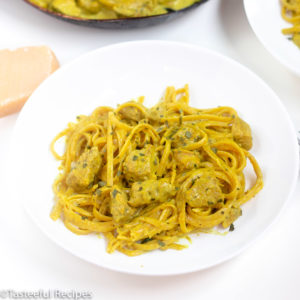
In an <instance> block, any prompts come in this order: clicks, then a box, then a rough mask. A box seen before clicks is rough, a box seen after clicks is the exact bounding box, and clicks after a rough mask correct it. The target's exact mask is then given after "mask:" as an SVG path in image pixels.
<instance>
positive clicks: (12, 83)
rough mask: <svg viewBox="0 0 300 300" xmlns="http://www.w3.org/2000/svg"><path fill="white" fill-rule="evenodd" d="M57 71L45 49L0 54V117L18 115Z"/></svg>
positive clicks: (2, 51) (51, 56)
mask: <svg viewBox="0 0 300 300" xmlns="http://www.w3.org/2000/svg"><path fill="white" fill-rule="evenodd" d="M58 67H59V63H58V61H57V59H56V57H55V54H54V53H53V52H52V51H51V49H49V48H48V47H46V46H39V47H25V48H19V49H16V50H8V49H5V50H0V117H3V116H6V115H8V114H11V113H15V112H18V111H19V110H20V109H21V108H22V107H23V105H24V103H25V102H26V100H27V99H28V97H29V96H30V95H31V94H32V92H33V91H34V90H35V89H36V88H37V87H38V85H39V84H40V83H41V82H42V81H43V80H44V79H46V78H47V77H48V76H49V75H50V74H51V73H53V72H54V71H55V70H56V69H57V68H58Z"/></svg>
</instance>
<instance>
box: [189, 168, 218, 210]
mask: <svg viewBox="0 0 300 300" xmlns="http://www.w3.org/2000/svg"><path fill="white" fill-rule="evenodd" d="M185 199H186V202H187V203H188V204H189V205H190V206H191V207H211V208H220V207H222V206H223V204H224V197H223V194H222V190H221V188H220V186H219V184H218V180H217V178H216V177H215V175H214V173H213V172H203V174H201V175H200V177H199V178H198V179H196V180H195V182H194V184H193V185H192V186H191V187H190V189H189V190H188V191H187V192H186V193H185Z"/></svg>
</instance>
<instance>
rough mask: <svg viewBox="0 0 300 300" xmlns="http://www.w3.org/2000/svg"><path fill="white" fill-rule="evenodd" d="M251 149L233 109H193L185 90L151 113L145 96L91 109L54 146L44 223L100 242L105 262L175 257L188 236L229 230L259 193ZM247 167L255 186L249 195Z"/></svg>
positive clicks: (168, 91)
mask: <svg viewBox="0 0 300 300" xmlns="http://www.w3.org/2000/svg"><path fill="white" fill-rule="evenodd" d="M62 137H65V150H64V153H63V155H62V156H60V155H59V154H57V153H56V151H55V147H54V146H55V143H56V141H57V140H59V139H60V138H62ZM251 147H252V136H251V129H250V127H249V125H248V124H247V123H246V122H245V121H243V120H242V119H241V118H240V117H239V116H238V114H237V112H236V111H235V110H234V109H233V108H231V107H217V108H210V109H197V108H194V107H191V106H189V91H188V86H185V87H184V88H182V89H178V90H175V88H174V87H168V88H167V89H166V91H165V94H164V96H163V97H162V99H161V100H160V101H159V102H158V103H157V104H156V105H155V106H154V107H152V108H150V109H148V108H146V107H145V106H144V105H143V97H140V98H139V99H138V100H137V101H129V102H126V103H124V104H122V105H119V106H118V107H117V109H113V108H111V107H98V108H96V109H95V110H94V111H93V113H92V114H91V115H90V116H85V115H80V116H78V117H77V122H75V123H69V124H68V127H67V128H66V129H65V130H64V131H62V132H61V133H60V134H58V135H57V136H56V137H55V139H54V140H53V142H52V144H51V150H52V152H53V154H54V156H55V157H56V158H57V159H59V160H60V161H61V165H60V167H59V170H60V173H59V175H58V177H57V179H56V180H55V182H54V193H55V205H54V207H53V210H52V212H51V217H52V219H54V220H56V219H58V218H61V219H62V220H63V222H64V224H65V226H66V227H67V228H68V229H69V230H71V231H72V232H74V233H76V234H90V233H103V234H104V236H105V237H106V238H107V241H108V245H107V251H108V252H109V253H111V252H113V251H115V250H118V251H121V252H123V253H125V254H126V255H130V256H135V255H140V254H142V253H145V252H147V251H151V250H154V249H162V250H166V249H170V248H172V249H177V250H180V249H182V248H184V247H185V246H184V245H182V244H180V243H178V242H179V239H181V238H183V237H187V235H188V234H189V233H195V232H207V231H208V230H209V229H212V228H214V227H215V226H222V227H223V228H227V227H230V226H231V228H232V224H233V222H234V221H235V220H236V219H237V218H238V217H239V216H241V214H242V211H241V205H242V204H243V203H245V202H246V201H248V200H249V199H251V198H253V197H254V196H255V195H256V194H257V193H258V192H259V190H260V189H261V188H262V187H263V180H262V173H261V170H260V167H259V165H258V163H257V162H256V160H255V158H254V157H253V156H252V155H251V154H250V153H249V150H250V149H251ZM247 161H249V162H250V163H251V164H252V166H253V170H254V172H255V174H256V181H255V183H254V184H253V186H252V187H250V188H249V189H247V190H246V182H245V176H244V174H243V170H244V169H245V167H246V163H247Z"/></svg>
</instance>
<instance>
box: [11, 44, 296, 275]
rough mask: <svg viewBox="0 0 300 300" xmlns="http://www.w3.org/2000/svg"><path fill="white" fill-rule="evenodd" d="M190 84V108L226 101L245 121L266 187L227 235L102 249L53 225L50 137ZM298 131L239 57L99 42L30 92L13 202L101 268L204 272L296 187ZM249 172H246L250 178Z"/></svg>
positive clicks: (15, 146) (270, 216) (269, 217)
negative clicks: (172, 245)
mask: <svg viewBox="0 0 300 300" xmlns="http://www.w3.org/2000/svg"><path fill="white" fill-rule="evenodd" d="M185 83H189V84H190V89H191V105H193V106H196V107H201V108H203V107H215V106H218V105H229V106H233V107H234V108H236V109H237V110H238V112H239V113H240V115H241V116H242V117H243V118H244V119H245V120H246V121H247V122H249V123H250V124H251V127H252V129H253V133H254V148H253V149H252V151H251V152H252V153H253V154H254V155H255V156H256V158H257V159H258V161H259V163H260V166H261V168H262V171H263V174H264V180H265V187H264V189H263V190H262V191H261V192H260V193H259V195H258V196H256V197H255V198H254V199H252V200H251V201H250V202H248V203H246V204H245V205H244V206H243V216H242V217H240V218H239V219H238V220H237V221H236V222H235V227H236V229H235V231H233V232H231V233H230V234H228V235H227V236H225V237H224V236H218V235H208V234H203V235H200V236H194V237H193V238H192V240H193V243H192V244H191V245H190V246H189V248H188V249H186V250H183V251H174V250H168V251H165V252H163V251H159V250H158V251H154V252H151V253H148V254H144V255H142V256H139V257H127V256H125V255H123V254H120V253H114V254H107V253H106V251H105V247H106V244H105V240H104V239H99V238H98V237H96V236H95V235H90V236H77V235H75V234H73V233H71V232H70V231H68V230H67V229H66V228H65V227H64V225H63V224H62V222H61V221H57V222H53V221H52V220H51V219H50V218H49V213H50V210H51V207H52V204H53V193H52V190H51V185H52V182H53V180H54V178H55V177H56V176H57V173H58V171H57V167H58V163H57V162H56V161H55V160H54V158H53V157H52V155H51V153H50V151H49V144H50V142H51V140H52V138H53V137H54V136H55V135H56V134H57V133H58V132H59V131H60V130H62V129H63V128H65V127H66V125H67V123H68V122H69V121H72V120H75V117H76V115H78V114H89V113H91V112H92V110H93V109H94V108H95V107H97V106H100V105H111V106H116V104H117V103H120V102H124V101H127V100H130V99H132V98H136V97H138V96H140V95H145V96H146V100H147V101H146V104H147V105H149V104H153V103H155V102H156V101H157V100H158V99H159V98H160V96H161V94H162V92H163V90H164V89H165V87H166V86H167V85H175V86H176V87H181V86H183V85H184V84H185ZM297 151H298V149H297V143H296V136H295V133H294V130H293V127H292V125H291V122H290V120H289V117H288V115H287V113H286V111H285V109H284V107H283V105H282V104H281V102H280V100H279V99H278V98H277V96H276V95H275V94H274V93H273V92H272V90H271V89H270V88H268V86H267V85H266V84H265V83H264V82H263V81H262V80H261V79H259V78H258V77H257V76H256V75H255V74H253V73H252V72H251V71H249V70H248V69H246V68H245V67H243V66H241V65H240V64H238V63H236V62H234V61H232V60H230V59H228V58H226V57H224V56H222V55H220V54H217V53H214V52H211V51H209V50H206V49H203V48H199V47H196V46H192V45H186V44H179V43H172V42H162V41H143V42H131V43H123V44H118V45H113V46H109V47H105V48H101V49H98V50H96V51H94V52H91V53H89V54H87V55H84V56H82V57H80V58H79V59H77V60H75V61H74V62H72V63H71V64H68V65H66V66H64V67H62V68H61V69H60V70H58V71H57V72H55V73H54V74H53V75H52V76H51V77H49V79H47V80H46V81H45V82H44V83H43V84H42V85H41V86H40V87H39V88H38V89H37V90H36V91H35V92H34V94H33V95H32V96H31V98H30V99H29V101H28V102H27V103H26V105H25V107H24V109H23V110H22V112H21V114H20V116H19V119H18V121H17V124H16V128H15V132H14V135H13V140H12V147H11V157H10V163H9V165H10V171H11V175H10V176H11V183H12V187H11V190H12V197H13V199H12V201H17V200H18V199H22V202H23V204H24V207H25V209H26V210H27V212H28V213H29V215H30V216H31V217H32V219H33V220H34V221H35V222H36V224H37V225H38V226H39V227H40V228H41V229H42V231H43V232H44V233H45V234H46V235H47V236H48V237H50V239H52V240H53V241H55V242H56V243H57V244H58V245H60V246H61V247H63V248H64V249H66V250H68V251H69V252H71V253H73V254H74V255H76V256H78V257H80V258H82V259H85V260H87V261H89V262H92V263H94V264H96V265H98V266H102V267H106V268H109V269H112V270H117V271H121V272H128V273H134V274H143V275H171V274H181V273H187V272H192V271H196V270H201V269H205V268H208V267H211V266H213V265H216V264H218V263H221V262H223V261H225V260H228V259H229V258H232V257H233V256H235V255H237V254H238V253H240V252H241V251H242V250H243V249H245V248H246V247H247V246H248V245H249V244H250V243H251V242H253V240H254V239H255V238H256V237H258V236H259V235H260V234H261V233H262V232H264V231H265V230H266V228H267V227H269V225H270V224H271V223H272V222H273V221H274V219H275V218H276V217H277V216H278V214H279V212H280V211H281V210H282V208H283V206H284V204H285V203H286V201H287V199H288V198H289V196H290V194H291V192H292V190H293V189H294V187H295V183H296V177H297V166H298V153H297ZM250 179H251V178H250Z"/></svg>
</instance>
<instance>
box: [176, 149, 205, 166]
mask: <svg viewBox="0 0 300 300" xmlns="http://www.w3.org/2000/svg"><path fill="white" fill-rule="evenodd" d="M174 158H175V160H176V163H177V166H178V168H179V170H190V169H197V168H199V166H200V163H201V160H200V155H197V154H196V153H195V152H191V151H184V150H175V151H174Z"/></svg>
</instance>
